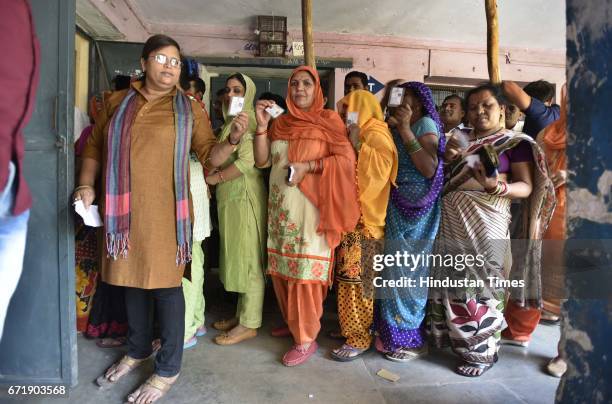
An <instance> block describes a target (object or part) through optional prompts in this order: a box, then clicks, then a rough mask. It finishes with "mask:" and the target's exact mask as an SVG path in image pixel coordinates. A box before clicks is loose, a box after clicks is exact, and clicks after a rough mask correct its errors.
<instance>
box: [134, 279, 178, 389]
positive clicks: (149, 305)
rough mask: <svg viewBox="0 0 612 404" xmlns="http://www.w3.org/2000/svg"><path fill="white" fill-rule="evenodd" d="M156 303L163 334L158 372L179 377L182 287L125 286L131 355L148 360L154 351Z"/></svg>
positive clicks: (160, 374)
mask: <svg viewBox="0 0 612 404" xmlns="http://www.w3.org/2000/svg"><path fill="white" fill-rule="evenodd" d="M153 305H155V316H156V320H157V321H158V322H159V327H160V334H161V349H160V350H159V352H158V353H157V355H156V356H155V374H157V375H159V376H163V377H172V376H176V375H177V374H178V373H179V371H180V370H181V361H182V359H183V336H184V334H185V320H184V319H185V299H184V297H183V289H182V288H180V287H179V288H164V289H139V288H125V307H126V310H127V318H128V336H127V343H128V356H130V357H131V358H134V359H145V358H148V357H149V356H150V355H151V353H152V346H151V343H152V342H153Z"/></svg>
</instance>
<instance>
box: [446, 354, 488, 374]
mask: <svg viewBox="0 0 612 404" xmlns="http://www.w3.org/2000/svg"><path fill="white" fill-rule="evenodd" d="M497 360H498V356H497V354H495V356H494V357H493V362H491V363H474V362H468V361H463V363H462V364H460V365H459V366H457V367H456V368H455V373H457V374H459V375H461V376H465V377H480V376H482V375H484V374H485V373H486V372H487V371H488V370H489V369H491V368H492V367H493V365H495V363H497ZM462 366H469V367H470V368H472V369H478V370H480V373H479V374H477V375H470V374H467V373H464V372H462V371H461V370H459V369H460V368H461V367H462Z"/></svg>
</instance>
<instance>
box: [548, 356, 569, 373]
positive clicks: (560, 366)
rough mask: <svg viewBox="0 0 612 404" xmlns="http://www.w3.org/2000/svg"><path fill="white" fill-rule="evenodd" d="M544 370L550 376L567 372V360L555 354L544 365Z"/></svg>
mask: <svg viewBox="0 0 612 404" xmlns="http://www.w3.org/2000/svg"><path fill="white" fill-rule="evenodd" d="M546 370H547V371H548V373H549V374H550V375H551V376H554V377H562V376H563V375H564V374H565V372H567V362H565V361H564V360H563V359H561V358H560V357H558V356H557V357H556V358H554V359H551V361H550V362H548V365H546Z"/></svg>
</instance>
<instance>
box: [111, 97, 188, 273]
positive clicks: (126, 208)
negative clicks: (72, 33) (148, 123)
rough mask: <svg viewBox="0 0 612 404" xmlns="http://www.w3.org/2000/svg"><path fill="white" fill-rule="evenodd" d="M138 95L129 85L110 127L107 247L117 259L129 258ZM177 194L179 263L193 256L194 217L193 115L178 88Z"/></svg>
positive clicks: (175, 160)
mask: <svg viewBox="0 0 612 404" xmlns="http://www.w3.org/2000/svg"><path fill="white" fill-rule="evenodd" d="M137 104H138V97H136V91H135V90H134V89H130V90H129V92H128V94H127V95H126V97H125V98H124V99H123V101H122V102H121V105H119V107H118V109H117V112H115V114H114V115H113V118H112V119H111V121H110V126H109V129H108V154H107V163H106V164H107V165H106V209H105V218H104V219H105V225H106V249H107V251H108V254H109V255H110V256H111V257H112V258H113V259H117V257H118V256H122V257H123V258H127V254H128V249H129V234H130V138H131V127H132V123H133V121H134V117H135V115H136V113H137ZM173 107H174V128H175V130H176V138H175V142H174V190H175V192H174V194H175V198H176V238H177V244H178V250H177V253H176V264H177V265H180V264H186V263H187V262H189V261H190V260H191V220H190V217H189V183H188V167H189V150H190V148H191V131H192V127H193V116H192V112H191V103H190V102H189V99H188V98H187V97H186V96H185V95H184V94H183V93H181V92H180V91H177V93H176V95H175V96H174V100H173Z"/></svg>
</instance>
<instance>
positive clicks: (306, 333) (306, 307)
mask: <svg viewBox="0 0 612 404" xmlns="http://www.w3.org/2000/svg"><path fill="white" fill-rule="evenodd" d="M272 285H273V286H274V292H275V293H276V299H277V300H278V306H279V307H280V309H281V313H282V315H283V320H285V323H287V326H288V327H289V331H291V335H292V336H293V340H294V341H295V343H296V344H298V345H304V344H308V343H310V342H313V341H314V340H315V339H317V335H318V334H319V331H321V316H322V315H323V301H324V300H325V297H326V296H327V285H326V284H320V283H298V282H296V281H292V280H285V279H282V278H280V277H278V276H274V275H272Z"/></svg>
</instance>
